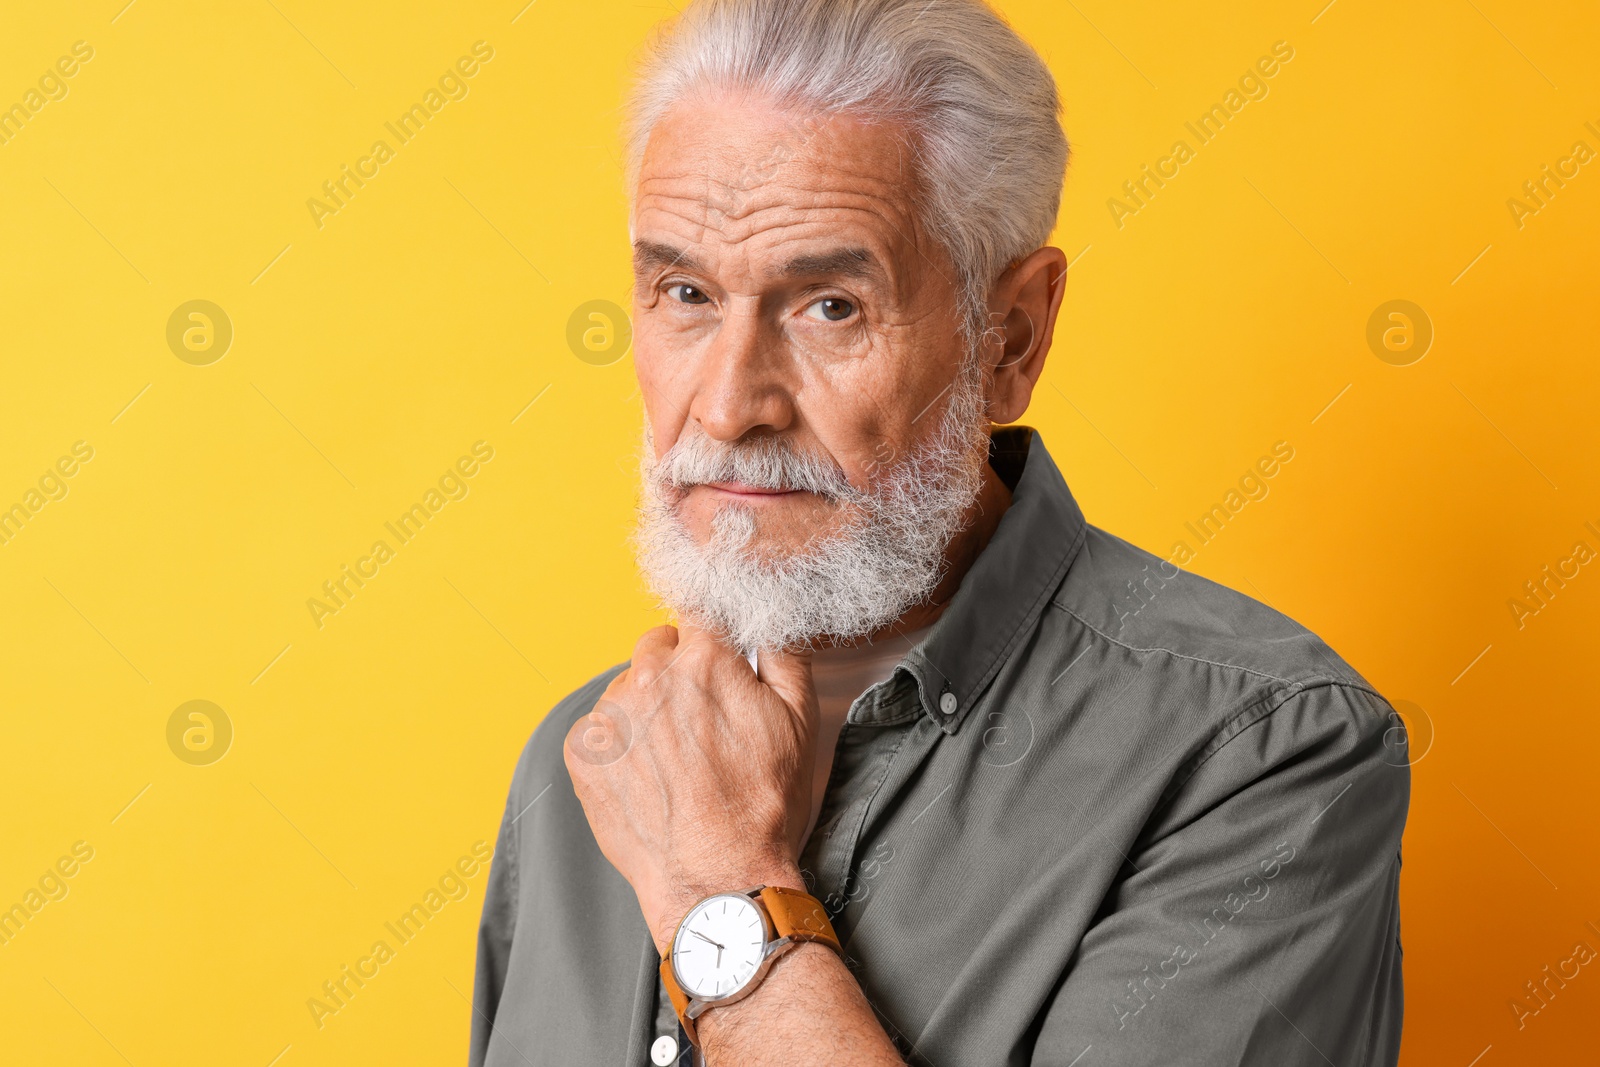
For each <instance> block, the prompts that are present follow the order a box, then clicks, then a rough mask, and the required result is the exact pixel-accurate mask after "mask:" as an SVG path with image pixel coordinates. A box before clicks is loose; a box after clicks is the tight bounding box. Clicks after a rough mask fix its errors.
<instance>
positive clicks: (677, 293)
mask: <svg viewBox="0 0 1600 1067" xmlns="http://www.w3.org/2000/svg"><path fill="white" fill-rule="evenodd" d="M667 294H668V295H669V296H671V297H672V299H674V300H677V301H680V302H681V303H685V304H708V303H710V302H711V298H710V297H709V296H707V295H706V294H705V293H704V292H703V291H702V290H700V289H696V288H695V287H694V286H692V285H670V286H668V287H667Z"/></svg>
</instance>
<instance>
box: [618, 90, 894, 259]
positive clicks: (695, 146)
mask: <svg viewBox="0 0 1600 1067" xmlns="http://www.w3.org/2000/svg"><path fill="white" fill-rule="evenodd" d="M904 155H905V152H904V145H903V143H902V141H901V138H899V137H898V135H897V134H896V133H895V131H894V130H892V129H889V128H886V127H884V126H882V125H881V124H868V123H865V122H862V121H860V120H856V119H853V118H850V117H848V116H835V117H832V118H829V119H827V120H807V119H805V118H798V117H795V116H794V115H792V114H790V113H787V112H784V111H782V110H778V109H773V108H767V107H762V106H761V105H760V104H759V103H755V104H752V103H750V102H742V103H736V104H733V105H726V104H724V102H722V101H718V102H717V106H712V105H711V104H709V103H705V102H696V101H693V100H690V101H684V102H680V104H678V105H675V106H674V108H672V109H670V110H669V111H668V113H667V114H666V115H664V116H663V118H662V120H661V122H660V123H658V125H657V126H656V128H655V130H654V131H653V132H652V133H651V136H650V142H649V145H648V147H647V150H646V153H645V156H644V159H643V161H642V165H641V167H640V172H639V186H638V189H637V196H636V199H635V228H636V233H637V235H638V237H639V242H638V243H637V245H636V249H635V262H636V265H638V266H666V265H667V263H666V262H664V257H663V256H662V255H661V253H662V251H663V250H664V249H671V250H672V253H671V256H670V257H665V258H675V259H676V261H677V265H679V266H682V267H684V268H685V269H690V268H691V267H693V266H697V265H698V266H700V267H703V268H711V267H714V266H715V261H716V260H719V259H721V258H723V256H724V254H725V253H727V252H730V251H734V247H735V246H738V247H737V253H738V254H740V255H743V256H751V257H758V258H760V259H761V260H762V261H763V266H764V269H765V270H768V271H777V272H781V273H827V272H829V271H832V272H833V273H840V274H850V275H866V274H868V273H871V272H873V271H874V270H876V271H880V272H881V271H883V270H885V269H887V268H888V267H890V266H892V261H893V260H894V259H896V258H899V257H901V256H904V255H906V254H907V253H910V252H911V249H912V248H913V247H914V246H915V242H916V241H917V238H918V234H917V226H916V219H915V215H914V210H913V201H912V197H913V191H912V188H911V185H912V183H911V182H910V181H909V180H908V175H907V173H906V171H907V165H906V162H905V159H904ZM913 254H914V253H913ZM886 260H887V261H891V262H885V261H886Z"/></svg>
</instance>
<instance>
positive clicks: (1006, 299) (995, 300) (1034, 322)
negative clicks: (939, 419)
mask: <svg viewBox="0 0 1600 1067" xmlns="http://www.w3.org/2000/svg"><path fill="white" fill-rule="evenodd" d="M1066 286H1067V256H1066V253H1064V252H1062V251H1061V249H1059V248H1041V249H1039V250H1038V251H1037V252H1034V253H1033V254H1032V255H1030V256H1028V257H1027V258H1026V259H1024V260H1022V261H1021V262H1019V263H1016V264H1014V265H1012V266H1011V267H1009V268H1007V269H1006V272H1005V273H1004V274H1002V275H1000V280H999V281H997V282H996V283H995V286H994V289H993V291H992V294H991V296H990V300H989V322H990V329H989V331H988V333H986V334H985V335H984V345H983V350H984V359H985V361H986V362H987V363H988V365H989V366H990V367H991V368H992V370H993V372H994V383H993V385H992V387H991V392H990V405H989V421H991V422H996V423H1007V422H1016V421H1017V420H1018V419H1020V418H1022V413H1023V412H1025V411H1027V410H1028V402H1029V401H1030V400H1031V399H1032V398H1033V387H1034V386H1035V385H1037V384H1038V382H1039V375H1041V374H1042V373H1044V361H1045V357H1046V356H1048V355H1049V354H1050V342H1051V339H1052V337H1053V336H1054V335H1055V328H1056V315H1057V314H1058V313H1059V312H1060V311H1061V298H1062V295H1063V294H1064V293H1065V292H1066Z"/></svg>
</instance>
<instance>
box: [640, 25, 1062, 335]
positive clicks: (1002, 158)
mask: <svg viewBox="0 0 1600 1067" xmlns="http://www.w3.org/2000/svg"><path fill="white" fill-rule="evenodd" d="M696 89H743V90H750V91H754V92H759V93H762V94H765V95H767V96H769V97H771V98H772V99H773V100H774V101H775V102H776V103H777V104H778V106H780V107H784V108H786V109H793V110H796V111H799V112H802V113H806V114H811V113H816V114H820V115H823V116H826V115H830V114H836V113H841V112H849V113H851V114H856V115H860V116H863V117H866V118H868V119H870V120H875V121H890V122H899V123H903V124H904V125H905V126H906V128H907V129H908V130H909V131H910V133H911V135H912V137H913V139H914V143H913V145H912V146H911V147H912V150H913V152H914V153H915V159H916V164H917V167H918V171H919V175H918V176H919V177H920V179H921V190H920V191H921V198H920V202H919V204H918V210H919V217H920V218H921V220H922V222H923V225H924V226H925V227H926V228H927V230H928V231H929V232H930V233H931V235H932V236H933V238H934V239H935V240H937V241H938V242H939V243H940V244H941V245H943V247H944V249H945V251H946V253H947V254H948V255H949V257H950V259H951V261H952V262H953V263H954V265H955V268H956V271H957V273H958V275H959V277H958V278H957V279H954V281H955V283H956V286H957V289H958V291H959V294H960V298H961V301H962V308H961V310H962V312H963V315H962V320H963V330H964V331H965V333H966V335H967V340H968V342H969V343H976V341H977V339H978V337H979V335H980V334H981V333H982V331H983V329H984V328H985V327H986V326H987V325H988V315H987V301H988V295H989V288H990V286H991V285H993V284H994V282H995V280H996V279H998V278H999V276H1000V274H1001V273H1002V272H1004V271H1005V270H1006V269H1007V268H1008V267H1010V266H1011V265H1013V264H1014V263H1016V262H1018V261H1019V260H1021V259H1022V258H1024V257H1025V256H1027V255H1028V254H1029V253H1031V252H1033V251H1034V250H1035V249H1037V248H1039V247H1041V246H1042V245H1044V243H1045V242H1046V241H1048V240H1049V238H1050V232H1051V230H1052V229H1054V227H1055V222H1056V213H1057V211H1058V210H1059V209H1060V205H1061V186H1062V182H1063V179H1064V177H1065V171H1066V165H1067V154H1068V148H1067V139H1066V135H1065V134H1064V133H1063V132H1062V130H1061V122H1060V113H1061V101H1060V98H1059V96H1058V95H1057V93H1056V84H1055V79H1054V78H1053V77H1052V76H1051V74H1050V70H1049V68H1048V67H1046V66H1045V64H1044V61H1043V60H1042V59H1040V57H1039V55H1038V53H1036V52H1035V51H1034V50H1033V49H1032V48H1031V47H1030V46H1029V45H1028V44H1027V43H1026V42H1024V41H1023V40H1022V38H1020V37H1018V36H1017V34H1016V32H1015V31H1014V30H1012V29H1011V27H1010V26H1008V25H1007V24H1006V23H1005V22H1004V21H1003V20H1002V19H1001V18H1000V16H999V15H997V14H996V13H995V12H994V11H992V10H991V9H990V8H989V7H988V6H987V5H986V4H985V3H983V2H981V0H695V2H694V3H692V4H691V5H690V6H689V7H688V8H687V9H686V10H685V11H684V12H683V14H682V15H681V16H679V17H678V18H677V19H676V20H674V21H673V22H672V23H671V24H669V25H668V26H667V27H665V28H664V29H663V30H662V32H661V33H660V34H659V35H658V36H657V37H656V38H655V40H654V41H653V42H652V43H651V45H650V47H649V49H648V51H647V53H646V56H645V59H644V62H643V64H642V68H641V71H640V75H639V78H638V81H637V83H636V85H635V88H634V92H633V96H632V99H631V101H630V107H629V118H630V122H629V144H628V188H629V189H630V190H632V189H634V188H635V187H636V185H637V181H638V174H639V164H640V160H641V159H642V158H643V156H644V149H645V144H646V142H647V141H648V140H649V137H650V131H651V129H652V128H654V126H655V124H656V122H657V121H658V120H659V119H660V118H661V116H662V115H663V114H664V113H665V112H666V110H667V109H668V108H669V107H670V106H671V105H672V104H673V103H674V102H675V101H676V100H678V99H679V98H680V97H682V96H684V95H685V94H687V93H689V92H691V91H694V90H696ZM762 162H763V163H765V164H769V165H770V164H771V163H773V161H762ZM776 162H777V164H778V165H781V162H782V160H781V159H780V160H778V161H776ZM752 163H753V164H755V163H756V161H752ZM758 165H759V164H758ZM769 176H770V172H769ZM759 180H761V179H760V176H759V175H756V178H755V181H756V182H759ZM753 184H754V183H753Z"/></svg>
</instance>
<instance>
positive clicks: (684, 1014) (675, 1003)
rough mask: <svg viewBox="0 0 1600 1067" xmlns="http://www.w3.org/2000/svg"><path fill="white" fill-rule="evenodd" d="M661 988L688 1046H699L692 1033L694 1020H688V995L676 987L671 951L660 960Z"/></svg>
mask: <svg viewBox="0 0 1600 1067" xmlns="http://www.w3.org/2000/svg"><path fill="white" fill-rule="evenodd" d="M661 986H662V988H663V989H665V990H666V991H667V996H668V997H669V998H671V1000H672V1010H673V1011H675V1012H677V1013H678V1022H679V1023H680V1024H681V1025H682V1026H683V1033H684V1036H685V1037H687V1038H688V1039H689V1044H691V1045H699V1044H700V1039H699V1038H698V1037H696V1036H695V1033H694V1020H693V1019H691V1018H689V994H687V993H685V992H684V991H683V987H681V986H680V985H678V976H677V975H675V974H673V973H672V952H671V950H668V952H667V954H666V956H665V957H664V958H663V959H662V960H661Z"/></svg>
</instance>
